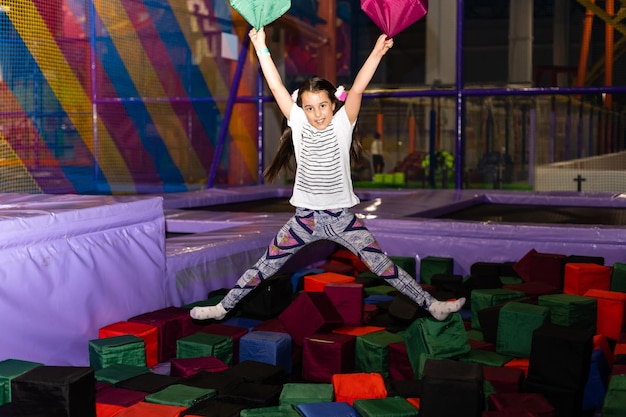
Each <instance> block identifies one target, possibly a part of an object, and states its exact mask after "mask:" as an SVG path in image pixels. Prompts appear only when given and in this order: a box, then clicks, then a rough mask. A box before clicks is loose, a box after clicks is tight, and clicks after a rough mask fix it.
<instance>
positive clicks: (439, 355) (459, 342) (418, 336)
mask: <svg viewBox="0 0 626 417" xmlns="http://www.w3.org/2000/svg"><path fill="white" fill-rule="evenodd" d="M404 340H405V343H406V347H407V354H408V356H409V361H410V362H411V366H412V367H413V371H414V372H415V374H416V376H417V375H419V374H420V369H421V366H420V360H421V359H420V356H421V355H424V354H425V355H427V356H429V357H431V358H433V359H435V358H436V359H454V358H458V357H460V356H463V355H465V354H467V353H469V351H470V350H471V348H470V344H469V339H468V337H467V332H466V331H465V325H464V324H463V319H462V318H461V315H460V314H450V315H449V316H448V317H447V318H446V319H445V320H443V321H438V320H436V319H434V318H433V317H421V318H419V319H417V320H415V321H414V322H413V323H411V324H410V325H409V327H407V329H406V330H405V331H404ZM422 365H423V364H422Z"/></svg>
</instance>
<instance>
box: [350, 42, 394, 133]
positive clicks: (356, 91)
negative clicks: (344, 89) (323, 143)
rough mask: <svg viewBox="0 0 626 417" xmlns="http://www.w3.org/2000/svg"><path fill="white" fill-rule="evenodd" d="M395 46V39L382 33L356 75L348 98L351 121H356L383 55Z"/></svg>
mask: <svg viewBox="0 0 626 417" xmlns="http://www.w3.org/2000/svg"><path fill="white" fill-rule="evenodd" d="M392 46H393V39H391V38H387V35H384V34H383V35H380V36H379V37H378V39H377V40H376V44H375V45H374V48H373V49H372V52H371V53H370V55H369V56H368V57H367V59H366V60H365V62H364V63H363V66H362V67H361V69H360V70H359V73H358V74H357V75H356V78H355V79H354V82H353V83H352V87H351V88H350V90H349V91H348V97H347V98H346V103H345V107H346V113H347V114H348V119H349V120H350V123H354V122H355V121H356V119H357V117H358V116H359V111H361V101H362V99H363V92H364V91H365V89H366V88H367V86H368V84H369V83H370V81H371V80H372V77H374V74H375V73H376V69H377V68H378V65H379V64H380V61H381V59H382V57H383V56H384V55H385V54H386V53H387V51H388V50H389V49H390V48H391V47H392Z"/></svg>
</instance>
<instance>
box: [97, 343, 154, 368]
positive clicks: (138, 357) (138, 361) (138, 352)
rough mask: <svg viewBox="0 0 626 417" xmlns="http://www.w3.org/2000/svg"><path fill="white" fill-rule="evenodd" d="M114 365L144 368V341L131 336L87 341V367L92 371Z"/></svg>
mask: <svg viewBox="0 0 626 417" xmlns="http://www.w3.org/2000/svg"><path fill="white" fill-rule="evenodd" d="M116 363H120V364H126V365H135V366H146V344H145V341H144V340H143V339H142V338H141V337H139V336H135V335H132V334H125V335H120V336H111V337H102V338H100V339H93V340H90V341H89V365H90V366H91V367H92V368H93V369H94V370H96V371H97V370H98V369H102V368H106V367H107V366H109V365H113V364H116Z"/></svg>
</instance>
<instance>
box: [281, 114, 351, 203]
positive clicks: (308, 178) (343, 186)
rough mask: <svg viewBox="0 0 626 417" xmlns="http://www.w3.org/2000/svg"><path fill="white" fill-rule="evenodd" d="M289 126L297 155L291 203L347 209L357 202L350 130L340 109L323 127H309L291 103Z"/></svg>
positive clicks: (303, 116)
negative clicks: (352, 169)
mask: <svg viewBox="0 0 626 417" xmlns="http://www.w3.org/2000/svg"><path fill="white" fill-rule="evenodd" d="M289 126H290V127H291V129H292V133H293V144H294V151H295V154H296V164H297V168H296V178H295V183H294V189H293V195H292V197H291V200H290V202H291V204H293V205H294V206H296V207H303V208H309V209H313V210H324V209H336V208H349V207H352V206H354V205H355V204H358V203H359V199H358V198H357V196H356V195H355V194H354V190H353V188H352V180H351V176H350V146H351V143H352V131H353V130H354V125H351V124H350V122H349V120H348V116H347V114H346V112H345V110H344V109H343V108H341V109H339V111H338V112H337V113H336V114H335V115H334V116H333V120H332V122H331V123H330V124H329V125H328V127H327V128H326V129H324V130H317V129H316V128H314V127H313V126H311V125H310V124H309V123H308V122H307V120H306V115H305V114H304V111H303V110H302V109H301V108H300V107H298V106H297V105H295V104H294V106H293V108H292V110H291V114H290V118H289Z"/></svg>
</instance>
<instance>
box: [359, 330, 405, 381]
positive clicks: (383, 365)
mask: <svg viewBox="0 0 626 417" xmlns="http://www.w3.org/2000/svg"><path fill="white" fill-rule="evenodd" d="M395 342H404V335H403V334H402V333H401V332H399V333H392V332H389V331H387V330H382V331H379V332H374V333H368V334H365V335H362V336H357V338H356V344H355V362H354V368H355V372H376V373H379V374H382V376H383V377H385V378H388V377H389V360H388V359H389V344H391V343H395Z"/></svg>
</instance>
